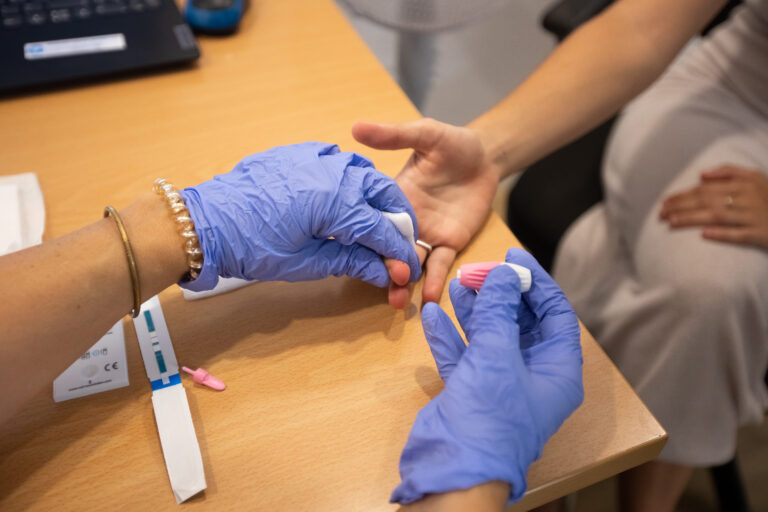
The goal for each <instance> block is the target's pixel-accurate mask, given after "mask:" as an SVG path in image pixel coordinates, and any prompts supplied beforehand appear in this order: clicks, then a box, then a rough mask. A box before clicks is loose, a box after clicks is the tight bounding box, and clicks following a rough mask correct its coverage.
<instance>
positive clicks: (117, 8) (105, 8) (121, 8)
mask: <svg viewBox="0 0 768 512" xmlns="http://www.w3.org/2000/svg"><path fill="white" fill-rule="evenodd" d="M127 10H128V9H127V7H126V6H125V5H123V4H101V5H97V6H96V14H101V15H110V14H122V13H124V12H125V11H127Z"/></svg>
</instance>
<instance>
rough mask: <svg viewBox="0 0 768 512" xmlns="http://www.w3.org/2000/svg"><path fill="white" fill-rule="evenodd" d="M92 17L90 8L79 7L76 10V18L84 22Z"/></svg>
mask: <svg viewBox="0 0 768 512" xmlns="http://www.w3.org/2000/svg"><path fill="white" fill-rule="evenodd" d="M90 17H91V10H90V9H89V8H88V7H79V8H77V9H75V18H80V19H81V20H84V19H86V18H90Z"/></svg>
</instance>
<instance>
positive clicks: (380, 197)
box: [347, 168, 419, 240]
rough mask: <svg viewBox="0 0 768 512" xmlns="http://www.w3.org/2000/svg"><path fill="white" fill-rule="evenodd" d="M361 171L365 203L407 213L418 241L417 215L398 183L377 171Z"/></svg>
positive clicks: (353, 170) (387, 210) (415, 238)
mask: <svg viewBox="0 0 768 512" xmlns="http://www.w3.org/2000/svg"><path fill="white" fill-rule="evenodd" d="M347 171H348V172H358V171H357V170H356V169H352V168H350V169H347ZM359 171H360V172H363V173H364V176H363V179H362V183H361V185H362V190H361V192H362V194H363V198H364V199H365V201H366V202H367V203H368V204H370V205H371V206H373V207H374V208H376V209H377V210H381V211H385V212H393V213H397V212H405V213H407V214H408V216H409V217H410V218H411V222H412V223H413V237H414V240H418V238H419V227H418V223H417V221H416V213H415V212H414V211H413V207H412V206H411V202H410V201H408V198H407V197H405V194H404V193H403V191H402V190H401V189H400V186H399V185H398V184H397V182H395V180H393V179H392V178H390V177H389V176H387V175H386V174H383V173H381V172H379V171H377V170H376V169H372V168H369V169H359Z"/></svg>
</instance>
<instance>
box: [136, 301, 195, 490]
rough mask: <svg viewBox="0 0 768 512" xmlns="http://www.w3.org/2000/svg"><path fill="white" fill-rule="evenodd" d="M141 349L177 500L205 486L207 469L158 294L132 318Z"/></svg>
mask: <svg viewBox="0 0 768 512" xmlns="http://www.w3.org/2000/svg"><path fill="white" fill-rule="evenodd" d="M133 325H134V327H136V336H137V337H138V339H139V349H140V350H141V356H142V358H143V359H144V369H145V370H146V371H147V377H148V378H149V382H150V385H151V386H152V406H153V408H154V410H155V420H156V423H157V431H158V433H159V435H160V444H161V445H162V447H163V457H164V458H165V467H166V470H167V471H168V478H169V479H170V481H171V489H172V490H173V496H174V497H175V498H176V502H177V503H182V502H183V501H185V500H187V499H188V498H191V497H192V496H194V495H195V494H197V493H199V492H200V491H202V490H204V489H205V488H206V486H207V484H206V482H205V471H204V470H203V458H202V455H201V454H200V445H199V444H198V442H197V436H196V434H195V425H194V423H193V422H192V414H191V413H190V412H189V402H188V401H187V393H186V391H185V390H184V386H182V384H181V377H180V376H179V365H178V363H177V362H176V354H175V353H174V352H173V344H172V343H171V337H170V334H169V333H168V326H167V325H166V324H165V317H164V316H163V310H162V308H161V307H160V301H159V300H158V298H157V297H156V296H155V297H152V298H151V299H149V300H148V301H147V302H145V303H144V304H142V306H141V311H140V312H139V316H138V317H136V318H134V319H133Z"/></svg>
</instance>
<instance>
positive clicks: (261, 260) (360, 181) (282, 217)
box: [179, 142, 421, 291]
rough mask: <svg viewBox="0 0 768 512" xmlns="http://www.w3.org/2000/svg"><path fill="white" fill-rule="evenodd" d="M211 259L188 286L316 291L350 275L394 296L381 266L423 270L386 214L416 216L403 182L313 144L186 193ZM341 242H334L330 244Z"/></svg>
mask: <svg viewBox="0 0 768 512" xmlns="http://www.w3.org/2000/svg"><path fill="white" fill-rule="evenodd" d="M181 194H182V196H183V197H184V201H185V202H186V205H187V208H188V209H189V214H190V216H191V217H192V220H193V221H194V223H195V230H196V232H197V234H198V236H199V239H200V246H201V249H202V250H203V257H204V263H203V269H202V271H201V273H200V276H199V277H198V278H197V279H196V280H194V281H189V282H182V283H179V284H180V285H181V286H183V287H184V288H187V289H189V290H195V291H200V290H210V289H211V288H213V287H214V286H215V285H216V282H217V281H218V278H219V276H222V277H239V278H242V279H258V280H262V281H308V280H313V279H322V278H325V277H328V276H329V275H334V276H341V275H349V276H350V277H354V278H357V279H362V280H363V281H367V282H369V283H371V284H373V285H376V286H386V285H387V283H388V282H389V275H388V274H387V269H386V267H385V266H384V263H383V261H382V260H381V256H385V257H387V258H394V259H396V260H401V261H405V262H406V263H408V265H409V267H410V269H411V280H417V279H418V278H419V277H420V276H421V265H420V263H419V258H418V256H417V255H416V251H415V250H414V248H413V246H412V245H411V242H410V241H408V240H406V239H405V238H404V237H403V236H401V235H400V233H399V231H397V229H396V228H395V226H394V225H393V224H392V222H390V221H389V220H387V219H386V218H384V217H382V215H381V210H383V211H391V212H407V213H408V214H409V215H410V216H411V218H412V219H413V221H414V227H415V222H416V215H415V214H414V213H413V208H411V205H410V203H409V202H408V199H406V197H405V195H404V194H403V192H402V191H401V190H400V188H399V187H398V186H397V184H396V183H395V181H394V180H393V179H391V178H389V177H387V176H385V175H384V174H382V173H380V172H379V171H377V170H376V169H375V168H374V167H373V164H372V163H371V161H370V160H368V159H366V158H364V157H362V156H360V155H358V154H356V153H341V152H340V151H339V148H338V146H335V145H333V144H323V143H320V142H305V143H303V144H296V145H293V146H282V147H276V148H272V149H270V150H268V151H265V152H263V153H256V154H255V155H251V156H248V157H246V158H244V159H243V160H242V161H241V162H240V163H238V164H237V166H235V168H234V169H232V171H231V172H229V173H228V174H222V175H218V176H215V177H214V178H213V179H212V180H210V181H206V182H204V183H201V184H200V185H197V186H196V187H190V188H187V189H185V190H184V191H183V192H182V193H181ZM329 237H333V239H332V240H331V239H329Z"/></svg>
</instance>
